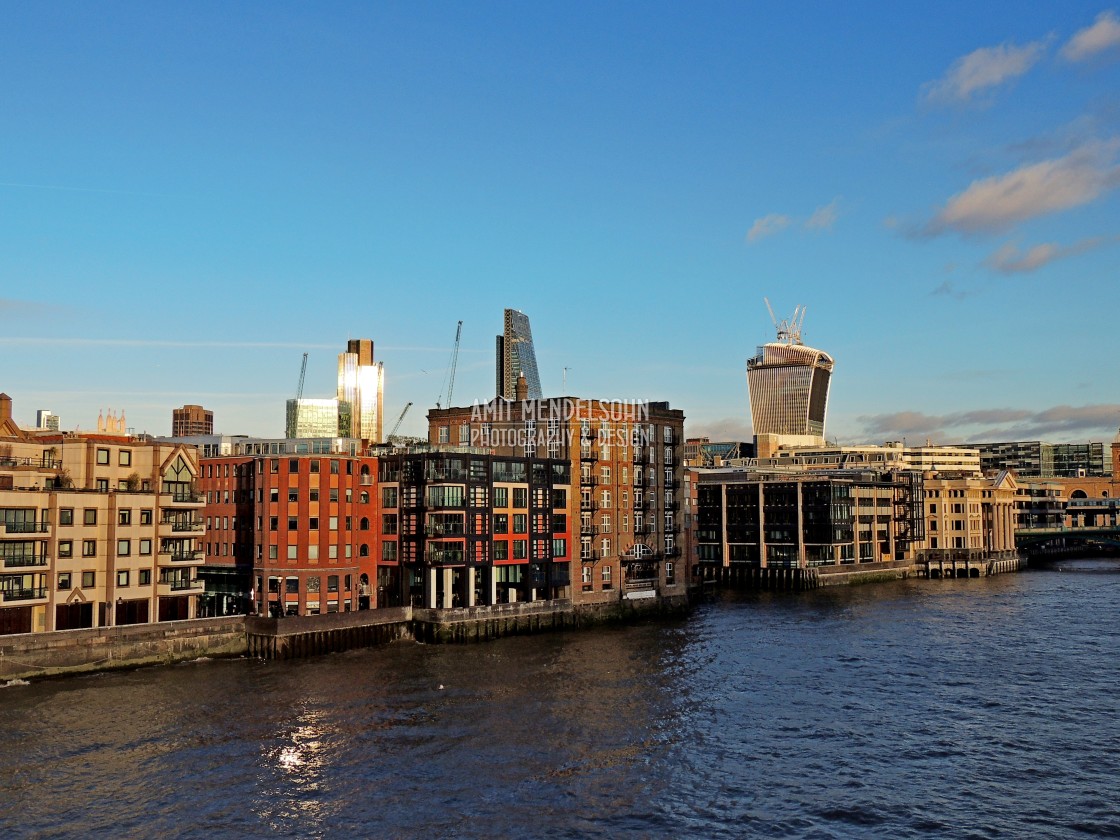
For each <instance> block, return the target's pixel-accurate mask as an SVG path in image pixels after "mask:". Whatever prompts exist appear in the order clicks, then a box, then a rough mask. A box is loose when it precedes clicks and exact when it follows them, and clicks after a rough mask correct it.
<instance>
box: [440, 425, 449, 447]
mask: <svg viewBox="0 0 1120 840" xmlns="http://www.w3.org/2000/svg"><path fill="white" fill-rule="evenodd" d="M439 442H440V443H450V442H451V427H450V426H440V427H439Z"/></svg>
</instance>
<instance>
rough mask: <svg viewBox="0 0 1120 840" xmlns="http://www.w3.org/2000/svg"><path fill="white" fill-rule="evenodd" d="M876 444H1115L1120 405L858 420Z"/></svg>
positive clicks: (902, 413) (873, 416) (893, 415)
mask: <svg viewBox="0 0 1120 840" xmlns="http://www.w3.org/2000/svg"><path fill="white" fill-rule="evenodd" d="M857 419H858V421H859V422H860V424H861V425H862V428H863V434H865V435H868V436H870V438H871V439H872V440H876V439H881V440H891V439H897V438H900V437H907V438H910V439H911V440H915V439H916V440H922V439H925V438H928V439H930V440H933V441H942V442H948V441H956V442H964V441H998V440H1047V439H1051V438H1053V437H1055V436H1056V437H1059V438H1066V439H1074V440H1078V439H1080V440H1084V439H1085V438H1086V437H1090V438H1091V437H1096V439H1097V440H1100V439H1102V438H1104V439H1111V436H1112V432H1113V430H1115V428H1116V424H1117V421H1118V420H1120V405H1116V404H1112V403H1101V404H1096V405H1082V406H1070V405H1058V406H1053V407H1051V408H1046V409H1042V410H1041V411H1030V410H1026V409H1017V408H992V409H978V410H973V411H960V412H954V413H951V414H941V415H936V414H925V413H923V412H920V411H897V412H893V413H890V414H870V415H863V416H861V417H859V418H857Z"/></svg>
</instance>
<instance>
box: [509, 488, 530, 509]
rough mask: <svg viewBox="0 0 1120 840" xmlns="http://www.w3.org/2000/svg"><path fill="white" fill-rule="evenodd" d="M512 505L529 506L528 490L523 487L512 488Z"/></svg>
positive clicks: (516, 506) (518, 506) (517, 506)
mask: <svg viewBox="0 0 1120 840" xmlns="http://www.w3.org/2000/svg"><path fill="white" fill-rule="evenodd" d="M513 506H514V507H515V508H527V507H529V491H528V490H527V489H526V488H524V487H514V488H513Z"/></svg>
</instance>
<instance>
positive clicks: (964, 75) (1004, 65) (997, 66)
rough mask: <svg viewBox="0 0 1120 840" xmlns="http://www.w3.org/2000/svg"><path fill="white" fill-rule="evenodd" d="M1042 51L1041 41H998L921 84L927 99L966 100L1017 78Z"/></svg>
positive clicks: (961, 58)
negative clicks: (1019, 44) (1018, 42)
mask: <svg viewBox="0 0 1120 840" xmlns="http://www.w3.org/2000/svg"><path fill="white" fill-rule="evenodd" d="M1045 51H1046V45H1045V44H1044V43H1043V42H1042V41H1033V42H1031V43H1029V44H1024V45H1023V46H1021V47H1019V46H1015V45H1014V44H1001V45H1000V46H998V47H981V48H980V49H978V50H974V51H973V52H970V53H969V54H968V55H965V56H962V57H960V58H958V59H957V60H956V61H954V62H953V63H952V64H951V65H950V66H949V69H948V70H947V71H946V72H945V75H944V76H942V77H941V78H940V79H938V80H937V81H935V82H930V83H928V84H927V85H926V86H925V92H926V99H928V100H930V101H931V102H945V103H952V102H967V101H968V100H970V99H972V98H973V97H974V95H975V94H977V93H980V92H982V91H986V90H989V89H991V88H994V87H998V86H999V85H1002V84H1004V83H1005V82H1008V81H1011V80H1012V79H1017V78H1018V77H1019V76H1022V75H1023V74H1024V73H1026V72H1027V71H1028V70H1030V69H1031V67H1033V66H1034V65H1035V63H1036V62H1037V61H1038V60H1039V59H1040V58H1042V54H1043V53H1044V52H1045Z"/></svg>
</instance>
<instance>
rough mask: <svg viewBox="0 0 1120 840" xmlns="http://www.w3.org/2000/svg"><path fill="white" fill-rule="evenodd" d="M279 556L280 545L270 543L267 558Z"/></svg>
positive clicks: (272, 558) (271, 558)
mask: <svg viewBox="0 0 1120 840" xmlns="http://www.w3.org/2000/svg"><path fill="white" fill-rule="evenodd" d="M279 556H280V546H278V545H270V546H269V547H268V559H269V560H275V559H277V558H278V557H279Z"/></svg>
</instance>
